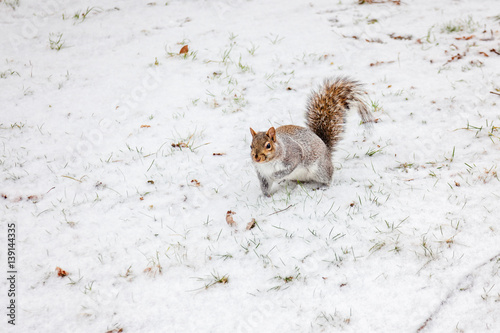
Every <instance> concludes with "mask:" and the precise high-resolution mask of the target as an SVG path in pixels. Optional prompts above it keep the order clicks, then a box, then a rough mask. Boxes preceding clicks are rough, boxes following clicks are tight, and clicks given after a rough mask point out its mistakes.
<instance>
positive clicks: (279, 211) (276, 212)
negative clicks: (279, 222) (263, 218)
mask: <svg viewBox="0 0 500 333" xmlns="http://www.w3.org/2000/svg"><path fill="white" fill-rule="evenodd" d="M293 206H295V205H290V206H288V207H286V208H285V209H282V210H277V211H275V212H274V213H271V214H269V215H267V216H271V215H274V214H278V213H281V212H284V211H285V210H287V209H288V208H290V207H293Z"/></svg>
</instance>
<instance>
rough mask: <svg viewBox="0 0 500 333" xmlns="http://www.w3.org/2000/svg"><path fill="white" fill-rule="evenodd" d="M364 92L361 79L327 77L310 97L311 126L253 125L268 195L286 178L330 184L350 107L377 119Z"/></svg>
mask: <svg viewBox="0 0 500 333" xmlns="http://www.w3.org/2000/svg"><path fill="white" fill-rule="evenodd" d="M362 95H363V92H362V90H361V84H359V83H358V82H357V81H354V80H351V79H349V78H345V77H338V78H334V79H330V80H328V79H327V80H325V81H324V83H323V86H321V88H320V89H319V90H318V91H316V92H314V91H313V93H312V94H311V96H310V97H309V102H308V106H307V109H306V123H307V128H306V127H300V126H296V125H285V126H280V127H278V128H274V127H271V128H269V129H268V130H267V132H258V133H257V132H255V131H254V130H253V129H252V128H251V127H250V133H251V134H252V145H251V146H250V148H251V157H252V162H253V164H254V166H255V169H256V171H257V176H258V178H259V181H260V188H261V190H262V193H263V194H264V195H265V196H268V197H269V196H271V194H272V192H271V187H272V185H273V183H274V182H281V181H283V180H293V181H303V182H308V181H310V182H316V183H319V184H320V185H324V186H329V185H330V182H331V180H332V175H333V164H332V152H333V150H334V148H335V145H336V144H337V142H338V141H339V139H340V135H341V134H342V132H343V125H344V123H345V117H346V113H347V110H349V108H350V106H352V105H355V106H357V109H358V113H359V115H360V116H361V119H362V122H363V123H369V122H373V121H374V118H373V115H372V113H371V112H370V111H369V110H368V106H367V104H366V102H365V101H364V100H363V98H362Z"/></svg>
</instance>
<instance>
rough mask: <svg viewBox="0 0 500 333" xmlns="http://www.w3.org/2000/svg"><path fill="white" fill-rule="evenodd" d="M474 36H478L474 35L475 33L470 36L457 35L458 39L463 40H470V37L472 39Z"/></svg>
mask: <svg viewBox="0 0 500 333" xmlns="http://www.w3.org/2000/svg"><path fill="white" fill-rule="evenodd" d="M474 37H476V36H474V35H470V36H463V37H455V39H456V40H461V39H462V40H469V39H472V38H474Z"/></svg>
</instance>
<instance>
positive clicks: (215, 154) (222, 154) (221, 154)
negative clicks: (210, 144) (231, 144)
mask: <svg viewBox="0 0 500 333" xmlns="http://www.w3.org/2000/svg"><path fill="white" fill-rule="evenodd" d="M213 155H214V156H224V155H226V153H213Z"/></svg>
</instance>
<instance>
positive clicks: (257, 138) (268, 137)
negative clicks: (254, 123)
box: [250, 127, 276, 163]
mask: <svg viewBox="0 0 500 333" xmlns="http://www.w3.org/2000/svg"><path fill="white" fill-rule="evenodd" d="M250 133H252V137H253V139H252V145H251V146H250V148H251V149H252V153H251V155H252V160H253V161H254V162H256V163H265V162H269V161H271V160H272V159H273V158H274V156H275V155H276V130H275V129H274V127H271V128H270V129H269V130H268V131H267V132H265V133H264V132H259V133H256V132H255V131H254V130H253V129H252V128H250Z"/></svg>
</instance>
